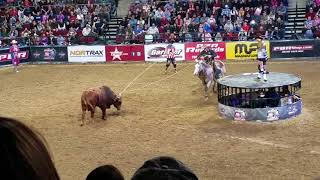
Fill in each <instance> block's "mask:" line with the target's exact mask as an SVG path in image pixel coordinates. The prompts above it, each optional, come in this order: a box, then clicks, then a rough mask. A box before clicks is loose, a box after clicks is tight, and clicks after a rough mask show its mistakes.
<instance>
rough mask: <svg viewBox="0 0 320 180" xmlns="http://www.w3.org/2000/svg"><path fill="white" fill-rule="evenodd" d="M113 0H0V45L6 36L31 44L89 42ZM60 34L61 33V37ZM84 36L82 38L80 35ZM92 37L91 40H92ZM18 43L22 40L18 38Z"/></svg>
mask: <svg viewBox="0 0 320 180" xmlns="http://www.w3.org/2000/svg"><path fill="white" fill-rule="evenodd" d="M116 2H117V1H115V0H58V1H56V0H41V1H38V0H7V1H4V0H2V1H0V5H1V6H0V24H1V25H0V38H1V41H0V42H1V46H6V45H8V42H9V41H10V39H14V38H15V39H20V38H29V39H30V40H31V41H30V42H29V41H23V42H24V43H31V44H32V45H48V44H58V42H59V43H60V44H65V45H66V44H74V43H77V44H81V43H93V41H95V40H96V39H98V37H99V36H102V35H103V33H104V29H105V28H107V27H106V26H107V22H108V21H109V20H110V18H111V16H113V15H115V14H116V5H117V3H116ZM61 36H62V37H61ZM83 37H86V38H83ZM92 39H93V40H92ZM19 43H22V42H19Z"/></svg>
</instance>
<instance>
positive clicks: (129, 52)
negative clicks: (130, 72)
mask: <svg viewBox="0 0 320 180" xmlns="http://www.w3.org/2000/svg"><path fill="white" fill-rule="evenodd" d="M106 56H107V57H106V59H107V61H144V45H119V46H117V45H115V46H106Z"/></svg>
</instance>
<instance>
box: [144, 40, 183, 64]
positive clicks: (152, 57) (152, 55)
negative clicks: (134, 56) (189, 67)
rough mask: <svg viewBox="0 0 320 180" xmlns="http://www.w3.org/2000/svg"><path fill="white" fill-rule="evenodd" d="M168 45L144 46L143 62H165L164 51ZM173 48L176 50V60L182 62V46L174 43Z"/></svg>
mask: <svg viewBox="0 0 320 180" xmlns="http://www.w3.org/2000/svg"><path fill="white" fill-rule="evenodd" d="M167 46H168V44H149V45H145V46H144V55H145V61H151V62H166V61H167V55H166V54H165V50H166V47H167ZM173 46H174V47H175V48H176V60H177V61H184V60H185V53H184V44H179V43H174V44H173Z"/></svg>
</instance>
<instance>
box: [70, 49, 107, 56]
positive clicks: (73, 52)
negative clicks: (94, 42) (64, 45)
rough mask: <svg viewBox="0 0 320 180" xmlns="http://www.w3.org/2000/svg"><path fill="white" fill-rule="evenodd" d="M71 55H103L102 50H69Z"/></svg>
mask: <svg viewBox="0 0 320 180" xmlns="http://www.w3.org/2000/svg"><path fill="white" fill-rule="evenodd" d="M70 56H71V57H103V50H87V51H83V50H78V51H70Z"/></svg>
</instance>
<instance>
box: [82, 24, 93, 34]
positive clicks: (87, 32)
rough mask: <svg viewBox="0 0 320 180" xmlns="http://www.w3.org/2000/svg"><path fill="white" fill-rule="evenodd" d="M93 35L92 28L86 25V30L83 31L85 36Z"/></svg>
mask: <svg viewBox="0 0 320 180" xmlns="http://www.w3.org/2000/svg"><path fill="white" fill-rule="evenodd" d="M90 34H91V26H90V25H89V24H87V25H86V27H85V28H83V30H82V35H83V36H89V35H90Z"/></svg>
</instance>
